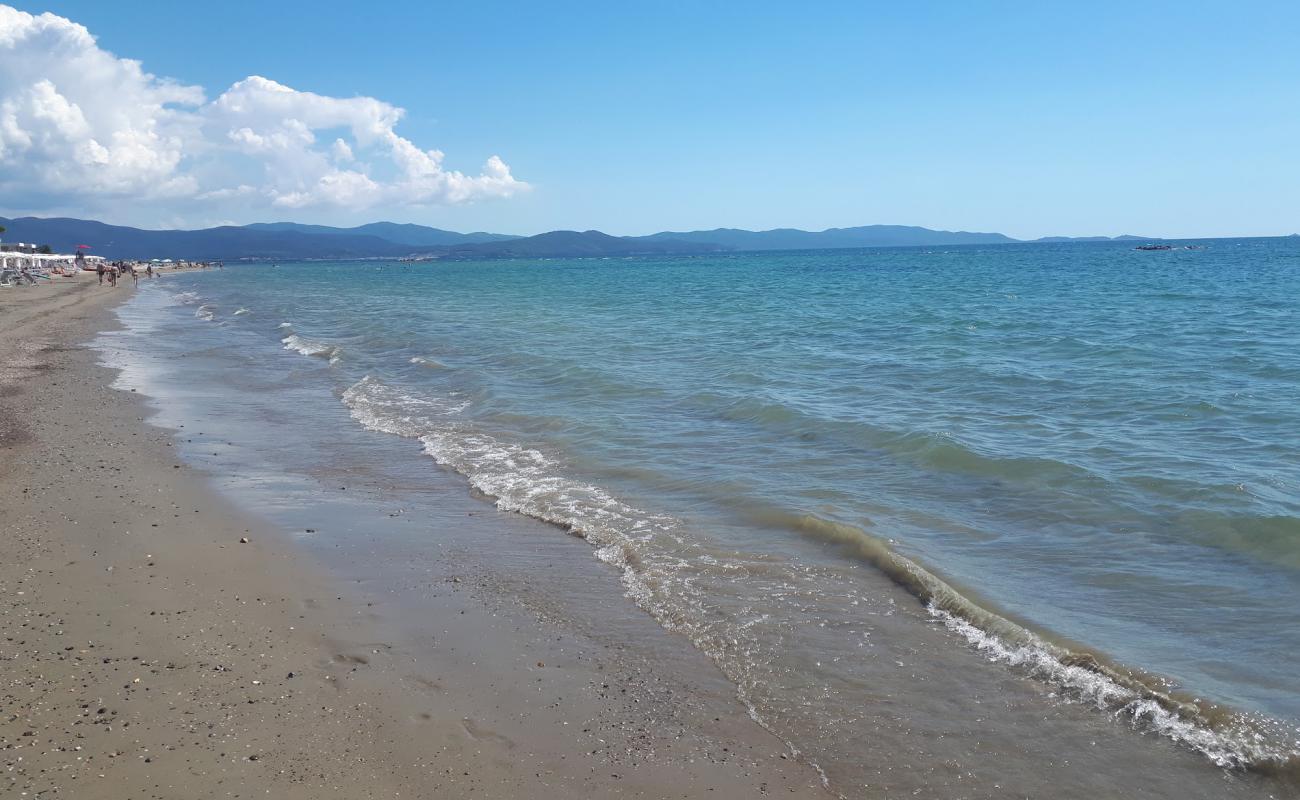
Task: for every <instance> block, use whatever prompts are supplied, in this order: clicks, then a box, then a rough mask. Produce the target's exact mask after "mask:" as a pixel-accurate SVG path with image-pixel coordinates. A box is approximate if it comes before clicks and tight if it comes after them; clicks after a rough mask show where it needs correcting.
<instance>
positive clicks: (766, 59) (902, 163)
mask: <svg viewBox="0 0 1300 800" xmlns="http://www.w3.org/2000/svg"><path fill="white" fill-rule="evenodd" d="M4 2H5V0H0V215H4V216H10V217H12V216H22V215H29V214H30V215H34V216H78V217H89V218H95V219H101V220H104V221H106V222H111V223H117V224H130V225H136V226H140V227H151V228H153V227H205V226H209V225H216V224H228V223H234V224H242V223H247V222H256V221H277V220H291V221H298V222H312V223H323V224H334V225H356V224H361V223H364V222H371V221H375V220H381V219H384V220H392V221H397V222H417V223H421V224H425V225H433V226H436V227H441V228H449V229H452V230H462V231H470V230H489V231H497V232H505V233H519V234H531V233H538V232H542V231H547V230H554V229H576V230H586V229H592V228H595V229H599V230H604V231H606V232H609V233H614V234H644V233H651V232H655V231H661V230H694V229H707V228H715V227H740V228H750V229H766V228H773V227H797V228H805V229H810V230H820V229H823V228H827V227H847V226H853V225H866V224H907V225H923V226H926V227H931V228H939V229H946V230H978V231H998V232H1001V233H1006V234H1008V235H1010V236H1015V237H1018V238H1033V237H1037V236H1044V235H1116V234H1122V233H1131V234H1139V235H1149V236H1169V237H1192V236H1257V235H1258V236H1263V235H1280V234H1289V233H1292V232H1295V231H1297V230H1298V229H1300V44H1297V41H1300V40H1297V37H1296V31H1297V30H1300V3H1295V2H1285V3H1284V2H1277V3H1272V2H1240V0H1238V2H1233V3H1228V2H1218V3H1216V2H1195V0H1185V1H1184V2H1177V3H1155V2H1152V3H1132V2H1129V3H1107V2H1093V3H1086V4H1084V3H1063V2H1062V3H1057V2H1025V3H1011V2H983V3H966V2H894V3H876V2H866V1H865V0H862V1H860V2H848V3H838V2H811V3H810V2H801V3H795V2H789V3H765V2H760V1H759V0H751V1H750V2H743V3H741V2H737V3H731V2H713V3H700V2H681V3H677V2H656V3H636V2H625V3H623V2H620V3H608V2H602V3H597V2H591V3H580V2H563V0H554V1H553V2H547V3H522V2H521V3H503V2H491V1H481V2H472V3H471V2H465V3H439V2H428V0H421V1H420V2H404V0H397V1H391V2H390V1H387V0H384V1H381V2H376V3H371V4H366V5H364V6H361V5H354V4H346V6H347V7H344V4H340V6H339V7H337V8H332V7H331V6H329V5H327V4H321V3H319V2H313V3H305V2H290V1H284V0H277V2H266V0H260V1H259V2H245V1H244V0H231V1H230V2H224V3H207V4H189V3H184V4H182V3H176V2H174V0H172V1H171V2H152V1H151V0H148V1H141V2H131V3H125V2H105V0H90V1H88V2H81V1H79V0H67V1H64V0H47V1H46V2H40V3H27V2H15V0H9V2H10V5H4ZM43 14H49V15H51V16H41V15H43Z"/></svg>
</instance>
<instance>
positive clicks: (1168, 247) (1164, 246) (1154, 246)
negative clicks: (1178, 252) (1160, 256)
mask: <svg viewBox="0 0 1300 800" xmlns="http://www.w3.org/2000/svg"><path fill="white" fill-rule="evenodd" d="M1133 249H1134V250H1173V249H1174V246H1173V245H1170V244H1140V245H1138V246H1137V247H1134V248H1133Z"/></svg>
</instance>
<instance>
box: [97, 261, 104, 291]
mask: <svg viewBox="0 0 1300 800" xmlns="http://www.w3.org/2000/svg"><path fill="white" fill-rule="evenodd" d="M95 273H96V274H97V275H99V285H100V286H103V285H104V262H103V261H101V262H99V263H98V264H96V265H95Z"/></svg>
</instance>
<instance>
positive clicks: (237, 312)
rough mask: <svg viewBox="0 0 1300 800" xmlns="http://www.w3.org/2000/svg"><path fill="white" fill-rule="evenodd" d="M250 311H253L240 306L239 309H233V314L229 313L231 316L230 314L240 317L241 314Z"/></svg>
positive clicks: (249, 312)
mask: <svg viewBox="0 0 1300 800" xmlns="http://www.w3.org/2000/svg"><path fill="white" fill-rule="evenodd" d="M251 313H253V312H252V311H250V310H248V309H247V308H240V309H236V310H235V313H234V314H231V316H232V317H242V316H243V315H245V314H251Z"/></svg>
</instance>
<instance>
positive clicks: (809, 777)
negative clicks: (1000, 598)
mask: <svg viewBox="0 0 1300 800" xmlns="http://www.w3.org/2000/svg"><path fill="white" fill-rule="evenodd" d="M130 294H131V291H130V290H129V289H128V288H125V287H123V288H119V289H116V290H110V289H106V288H101V287H99V286H98V285H97V284H96V282H95V280H94V278H93V276H90V275H87V276H82V277H80V278H78V279H76V280H68V281H66V282H64V283H62V284H54V285H48V284H47V285H41V286H36V287H30V288H23V289H18V290H10V291H8V292H5V293H0V331H3V335H4V348H3V352H2V353H0V456H2V457H0V497H2V498H3V501H0V528H2V529H3V531H4V535H3V537H0V598H2V599H0V620H2V625H3V642H0V686H3V690H0V714H2V716H0V762H3V765H4V773H3V775H0V786H3V787H4V793H5V794H6V795H10V796H14V797H20V796H22V797H75V798H97V797H104V798H110V797H111V798H137V797H140V798H142V797H168V798H180V797H186V798H188V797H195V798H199V797H249V796H272V797H277V798H327V797H338V798H359V797H367V798H369V797H424V796H474V797H535V798H545V797H571V796H575V794H578V793H581V794H585V795H589V796H606V797H608V796H624V797H705V796H708V797H722V798H729V797H734V798H740V797H754V796H756V795H758V794H760V793H762V794H772V795H780V796H789V797H818V796H823V795H824V790H823V788H822V785H821V782H820V779H819V776H818V775H817V773H816V771H815V770H813V769H812V768H811V767H809V766H808V765H807V764H805V763H802V762H800V761H799V760H797V759H796V758H794V757H793V754H791V753H789V752H788V751H787V750H786V748H785V747H784V746H783V745H782V743H781V742H780V741H778V740H777V739H776V738H775V737H773V736H771V735H770V734H769V733H768V732H766V731H764V730H762V729H761V728H759V727H758V726H756V725H754V724H752V722H751V721H750V720H749V718H748V716H747V715H746V712H745V709H744V708H743V707H742V706H741V705H740V704H739V703H737V702H735V700H734V698H728V697H727V694H726V690H725V688H724V686H723V684H724V683H725V682H724V681H722V680H720V679H713V678H710V677H708V675H707V670H709V669H711V665H710V664H709V663H708V662H707V660H706V659H705V658H704V657H702V656H698V657H695V658H694V659H692V658H691V657H689V656H687V657H685V658H684V659H678V661H677V664H678V666H677V667H675V669H680V670H683V671H685V672H688V673H691V672H693V673H696V675H695V676H692V675H690V674H684V675H681V676H677V675H673V674H671V673H670V674H666V675H658V674H647V673H644V672H641V673H638V672H637V671H636V670H635V669H633V668H632V667H631V666H630V662H627V661H626V660H621V659H620V657H619V655H618V654H617V653H610V652H606V651H605V650H604V649H603V648H602V647H601V646H600V645H599V644H598V643H595V642H593V641H591V640H584V639H583V638H582V637H581V636H575V635H574V634H573V633H572V632H571V631H569V630H567V629H564V628H561V627H557V626H555V625H549V624H548V623H547V622H546V621H545V620H544V619H543V618H542V617H541V616H539V615H538V614H535V613H530V612H528V611H527V610H526V609H523V608H520V607H504V606H501V605H500V604H497V605H493V604H491V603H487V602H484V601H483V599H482V594H481V593H479V592H475V591H472V590H470V589H471V588H472V587H471V586H469V585H468V584H470V583H472V580H473V579H472V578H462V577H461V576H459V575H455V574H442V575H437V576H429V577H428V584H427V586H426V588H425V591H424V592H423V594H422V603H423V605H422V608H423V609H424V611H425V612H428V611H429V610H430V609H432V610H434V613H435V616H433V617H429V616H425V617H422V620H421V621H422V624H421V626H420V629H421V630H422V638H421V640H420V641H414V640H412V639H411V638H410V637H406V638H404V637H405V636H406V635H405V634H404V633H403V631H407V630H410V629H411V627H412V626H410V625H409V624H405V623H403V624H397V623H396V622H395V621H394V620H392V619H389V618H387V617H386V616H385V614H386V609H387V606H386V604H385V603H384V602H383V600H382V599H380V598H379V597H377V596H376V593H375V592H373V591H370V592H369V593H368V590H367V589H366V588H362V589H357V588H355V584H354V585H345V584H344V582H343V581H342V580H341V579H340V578H339V576H338V575H337V574H336V573H333V572H331V569H330V567H328V566H327V565H325V564H323V563H322V562H321V561H320V560H319V559H316V558H314V557H313V556H311V555H309V554H308V553H306V552H305V551H304V550H303V549H302V548H300V547H298V546H297V545H296V544H295V542H294V540H293V537H292V536H291V535H290V533H289V532H287V531H285V530H281V529H278V528H277V527H276V526H274V525H272V524H268V522H267V521H266V520H265V519H264V518H261V517H259V516H257V515H255V514H251V513H247V512H246V511H244V510H241V509H239V508H237V507H235V506H234V505H233V503H232V502H231V501H230V499H229V498H228V497H226V496H222V495H219V494H217V493H216V492H214V490H213V489H212V485H211V484H212V482H213V480H214V478H218V477H220V476H214V475H213V474H211V473H207V472H205V471H204V470H202V469H199V468H196V467H194V466H192V465H190V464H189V463H188V462H187V461H186V460H184V459H182V458H181V457H179V455H178V453H177V450H178V449H179V448H178V447H177V443H178V435H180V432H179V431H177V430H168V429H163V428H160V427H156V426H154V425H151V424H149V423H148V422H147V421H146V420H147V418H149V417H150V416H151V415H152V413H153V412H152V411H151V410H150V409H149V408H148V407H147V406H146V404H145V402H144V401H143V399H142V398H141V397H140V396H139V395H138V394H137V393H132V392H130V391H122V390H118V389H114V388H110V385H111V384H112V383H113V382H114V380H115V377H116V376H115V373H114V371H113V370H110V369H107V368H105V367H103V366H101V365H99V363H98V361H97V354H96V352H95V351H94V350H93V349H91V348H89V347H88V343H89V342H90V341H91V340H93V339H94V338H95V337H96V336H99V335H101V334H102V333H104V332H107V333H105V334H104V335H108V336H112V335H113V333H112V331H113V330H114V328H115V322H114V318H113V313H112V312H113V307H114V305H115V304H116V303H118V302H120V301H122V300H124V299H126V298H127V297H128V296H129V295H130ZM644 629H645V630H646V631H648V632H649V633H647V635H649V636H656V635H657V636H660V637H661V639H662V641H661V644H660V645H658V646H663V647H671V646H674V645H675V644H676V643H675V642H672V641H669V640H670V637H669V635H668V634H667V633H664V632H661V631H660V629H658V628H657V627H655V626H654V625H653V624H651V623H649V622H648V621H647V622H646V624H645V625H644ZM675 678H680V684H679V685H681V686H686V687H689V686H690V685H691V682H692V681H698V682H704V683H706V684H708V685H709V686H710V687H712V694H709V693H708V692H704V693H701V694H697V695H696V697H695V698H693V699H691V700H689V701H685V702H684V701H682V700H681V699H680V697H679V696H677V695H674V694H673V693H672V692H667V693H665V692H662V691H659V690H658V688H657V687H659V686H660V684H661V682H662V681H672V680H674V679H675Z"/></svg>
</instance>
